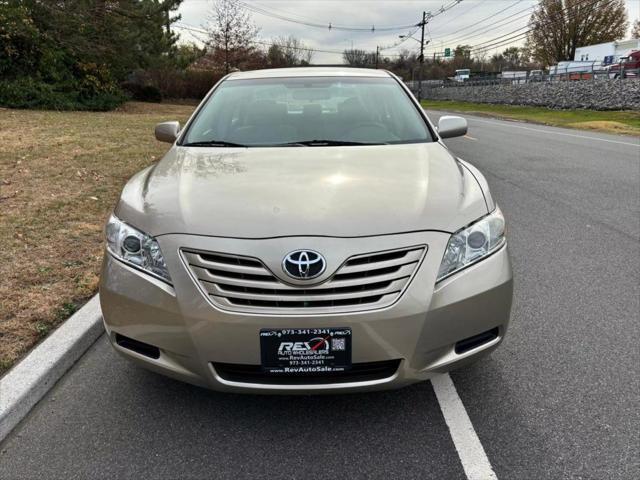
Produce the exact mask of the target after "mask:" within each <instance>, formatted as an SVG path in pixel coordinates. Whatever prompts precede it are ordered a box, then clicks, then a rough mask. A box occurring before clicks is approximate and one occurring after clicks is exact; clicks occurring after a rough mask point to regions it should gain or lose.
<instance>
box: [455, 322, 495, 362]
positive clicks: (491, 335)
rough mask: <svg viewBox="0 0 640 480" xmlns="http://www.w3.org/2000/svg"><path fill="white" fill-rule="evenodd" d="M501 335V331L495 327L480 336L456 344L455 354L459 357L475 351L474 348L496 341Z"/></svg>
mask: <svg viewBox="0 0 640 480" xmlns="http://www.w3.org/2000/svg"><path fill="white" fill-rule="evenodd" d="M499 334H500V329H499V328H498V327H495V328H492V329H491V330H487V331H486V332H483V333H481V334H479V335H474V336H473V337H469V338H465V339H464V340H460V341H459V342H458V343H456V346H455V352H456V353H457V354H458V355H459V354H461V353H465V352H468V351H469V350H473V349H474V348H477V347H479V346H481V345H484V344H485V343H489V342H491V341H492V340H495V339H496V338H498V335H499Z"/></svg>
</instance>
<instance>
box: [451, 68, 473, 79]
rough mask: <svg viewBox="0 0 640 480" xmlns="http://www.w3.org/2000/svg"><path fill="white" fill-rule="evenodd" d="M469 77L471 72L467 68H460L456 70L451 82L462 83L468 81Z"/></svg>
mask: <svg viewBox="0 0 640 480" xmlns="http://www.w3.org/2000/svg"><path fill="white" fill-rule="evenodd" d="M469 77H471V70H470V69H468V68H462V69H459V70H456V75H455V77H453V80H455V81H456V82H464V81H465V80H469Z"/></svg>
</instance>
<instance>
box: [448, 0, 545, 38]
mask: <svg viewBox="0 0 640 480" xmlns="http://www.w3.org/2000/svg"><path fill="white" fill-rule="evenodd" d="M522 1H523V0H516V1H515V2H514V3H512V4H510V5H508V6H507V7H505V8H503V9H502V10H499V11H497V12H495V13H492V14H491V15H489V16H488V17H485V18H483V19H482V20H478V21H475V22H473V25H467V26H465V27H462V28H460V29H458V30H456V31H455V32H451V33H447V34H446V35H444V37H438V38H447V37H450V36H452V35H455V34H457V33H460V32H464V31H466V30H467V29H468V28H469V27H471V26H474V25H479V24H481V23H484V22H486V21H487V20H491V19H492V18H494V17H495V16H497V15H500V14H501V13H502V12H506V11H507V10H509V9H510V8H511V7H514V6H515V5H517V4H518V3H520V2H522ZM532 8H533V6H531V7H528V8H526V9H525V10H531V9H532ZM522 12H524V10H522V11H519V12H516V13H515V15H517V14H519V13H522ZM511 16H513V15H511ZM511 16H509V17H505V18H504V19H502V20H506V19H507V18H510V17H511ZM502 20H500V21H502ZM482 28H485V27H482ZM468 33H470V32H468Z"/></svg>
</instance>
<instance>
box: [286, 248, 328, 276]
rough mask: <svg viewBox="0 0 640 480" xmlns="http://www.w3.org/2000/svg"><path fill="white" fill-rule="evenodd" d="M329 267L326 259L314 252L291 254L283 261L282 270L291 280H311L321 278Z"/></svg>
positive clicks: (299, 251)
mask: <svg viewBox="0 0 640 480" xmlns="http://www.w3.org/2000/svg"><path fill="white" fill-rule="evenodd" d="M326 267H327V262H326V261H325V259H324V257H323V256H322V255H320V254H319V253H318V252H314V251H313V250H296V251H294V252H290V253H288V254H287V256H286V257H284V260H283V261H282V269H283V270H284V271H285V273H286V274H287V275H289V276H290V277H291V278H295V279H297V280H311V279H312V278H316V277H319V276H320V275H322V273H323V272H324V269H325V268H326Z"/></svg>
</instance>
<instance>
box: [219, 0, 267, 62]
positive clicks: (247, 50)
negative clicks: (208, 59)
mask: <svg viewBox="0 0 640 480" xmlns="http://www.w3.org/2000/svg"><path fill="white" fill-rule="evenodd" d="M208 20H209V24H208V28H207V30H208V32H209V42H208V45H207V47H208V48H209V50H210V51H211V54H212V55H213V57H214V59H216V60H222V62H223V63H224V70H225V72H226V73H229V70H230V69H231V68H237V67H238V65H239V64H240V63H241V62H242V61H244V60H246V59H247V57H248V56H249V55H251V52H252V51H253V41H254V39H255V37H256V35H257V34H258V31H259V29H258V27H256V26H255V24H254V23H253V21H252V20H251V15H250V14H249V12H247V11H246V10H245V9H244V8H242V5H241V4H240V3H239V1H238V0H215V2H214V4H213V8H212V11H211V13H210V14H209V18H208Z"/></svg>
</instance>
